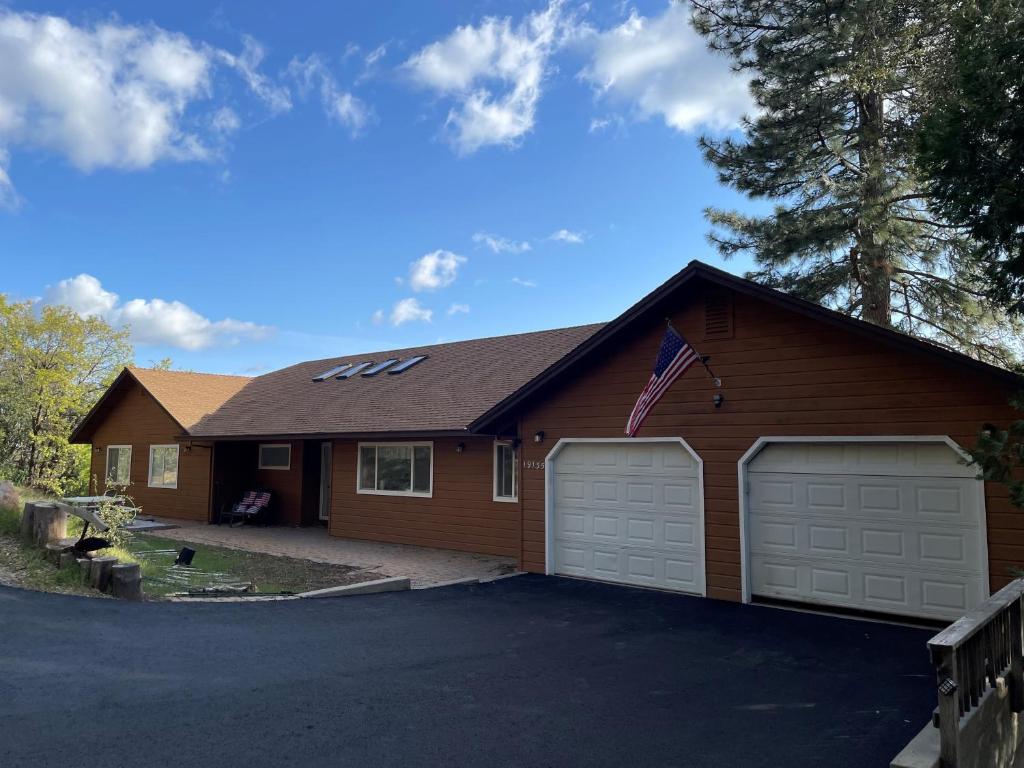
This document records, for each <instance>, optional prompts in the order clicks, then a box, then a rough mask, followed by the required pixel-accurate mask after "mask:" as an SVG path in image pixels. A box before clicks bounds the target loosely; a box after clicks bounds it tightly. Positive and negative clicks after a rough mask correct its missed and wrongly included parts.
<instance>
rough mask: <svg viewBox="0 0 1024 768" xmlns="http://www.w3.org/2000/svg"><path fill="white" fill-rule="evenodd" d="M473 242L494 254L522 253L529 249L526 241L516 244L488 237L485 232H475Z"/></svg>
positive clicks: (504, 239) (513, 241) (504, 238)
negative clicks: (484, 246) (485, 247)
mask: <svg viewBox="0 0 1024 768" xmlns="http://www.w3.org/2000/svg"><path fill="white" fill-rule="evenodd" d="M473 242H474V243H480V244H481V245H486V246H487V247H488V248H490V249H491V250H492V251H494V252H495V253H524V252H526V251H529V250H530V249H531V246H530V244H529V243H528V242H527V241H526V240H522V241H520V242H516V241H515V240H509V239H508V238H507V237H501V236H500V235H490V234H488V233H486V232H477V233H476V234H474V235H473Z"/></svg>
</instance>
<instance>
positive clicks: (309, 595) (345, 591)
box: [295, 576, 410, 599]
mask: <svg viewBox="0 0 1024 768" xmlns="http://www.w3.org/2000/svg"><path fill="white" fill-rule="evenodd" d="M409 587H410V582H409V579H408V577H405V576H396V577H394V578H390V579H376V580H374V581H363V582H360V583H358V584H345V585H344V586H340V587H327V588H326V589H314V590H312V591H310V592H300V593H299V594H297V595H295V597H300V598H303V599H313V598H319V597H347V596H348V595H374V594H377V593H378V592H402V591H405V590H407V589H409Z"/></svg>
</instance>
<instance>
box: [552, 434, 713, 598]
mask: <svg viewBox="0 0 1024 768" xmlns="http://www.w3.org/2000/svg"><path fill="white" fill-rule="evenodd" d="M574 443H621V444H626V445H629V444H636V443H672V444H675V445H680V446H682V448H683V450H684V451H686V452H687V453H688V454H690V456H691V457H692V458H693V460H694V461H696V462H697V491H698V495H699V501H698V504H697V519H698V521H699V522H698V525H699V526H700V531H701V544H702V546H703V547H704V552H702V553H701V556H702V557H703V558H704V564H705V565H704V568H703V569H702V570H703V575H702V577H701V585H700V594H701V595H702V596H703V597H707V594H708V575H707V531H706V530H705V527H704V461H703V460H702V459H701V457H700V456H699V455H698V453H697V452H696V451H695V450H693V448H691V447H690V444H689V443H687V442H686V441H685V440H684V439H683V438H681V437H562V438H559V440H558V442H557V443H555V445H554V447H553V448H552V449H551V450H550V451H549V452H548V455H547V456H546V457H545V458H544V573H546V574H548V575H549V576H551V575H554V573H555V466H556V463H557V461H558V454H560V453H561V452H562V450H563V449H564V448H565V447H566V446H568V445H572V444H574Z"/></svg>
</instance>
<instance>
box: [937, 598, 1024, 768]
mask: <svg viewBox="0 0 1024 768" xmlns="http://www.w3.org/2000/svg"><path fill="white" fill-rule="evenodd" d="M1022 600H1024V579H1017V580H1016V581H1013V582H1011V583H1010V584H1008V585H1006V586H1005V587H1003V588H1002V589H1001V590H999V591H998V592H996V593H995V594H994V595H992V596H991V597H990V598H988V600H986V601H985V602H984V603H982V604H981V605H980V606H978V608H976V609H975V610H973V611H971V612H970V613H968V614H967V615H965V616H963V617H962V618H960V619H957V620H956V621H955V622H954V623H953V624H950V625H949V626H948V627H947V628H946V629H944V630H942V632H940V633H939V634H937V635H935V637H933V638H932V639H931V640H929V641H928V650H929V651H930V652H931V657H932V663H933V664H934V665H935V674H936V683H937V685H938V694H939V707H938V726H939V739H940V744H941V747H940V749H941V752H940V754H941V760H942V763H941V764H942V768H959V766H960V765H961V762H960V761H961V758H962V756H963V750H962V749H961V747H962V745H961V741H960V735H961V731H962V723H961V720H962V719H963V718H964V717H965V716H966V715H968V714H969V713H970V712H971V710H972V709H975V708H977V707H978V704H979V702H980V701H981V700H982V698H983V697H984V696H985V694H986V693H989V692H990V689H995V688H996V678H1003V680H1004V681H1005V684H1006V687H1007V689H1008V693H1009V696H1010V709H1011V710H1012V711H1013V712H1018V713H1019V712H1021V711H1024V622H1022V617H1024V614H1022Z"/></svg>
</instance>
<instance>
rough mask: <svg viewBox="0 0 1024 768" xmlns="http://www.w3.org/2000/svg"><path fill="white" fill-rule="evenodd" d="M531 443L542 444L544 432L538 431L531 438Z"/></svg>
mask: <svg viewBox="0 0 1024 768" xmlns="http://www.w3.org/2000/svg"><path fill="white" fill-rule="evenodd" d="M533 442H535V443H543V442H544V430H543V429H542V430H540V431H539V432H538V433H537V434H535V435H534V436H533Z"/></svg>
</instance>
